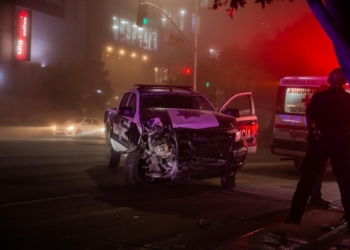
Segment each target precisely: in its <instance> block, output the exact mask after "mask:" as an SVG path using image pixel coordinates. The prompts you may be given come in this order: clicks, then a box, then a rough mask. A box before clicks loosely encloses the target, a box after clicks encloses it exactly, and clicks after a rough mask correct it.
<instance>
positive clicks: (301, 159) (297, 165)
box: [294, 156, 304, 172]
mask: <svg viewBox="0 0 350 250" xmlns="http://www.w3.org/2000/svg"><path fill="white" fill-rule="evenodd" d="M303 162H304V157H302V156H294V167H295V168H296V170H298V171H299V172H300V170H301V166H302V165H303Z"/></svg>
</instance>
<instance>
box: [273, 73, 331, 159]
mask: <svg viewBox="0 0 350 250" xmlns="http://www.w3.org/2000/svg"><path fill="white" fill-rule="evenodd" d="M321 86H326V87H328V85H327V77H285V78H282V79H281V81H280V85H279V87H278V92H277V101H276V112H275V119H274V131H273V139H272V144H271V152H272V153H273V154H276V155H281V156H292V157H303V156H305V153H306V150H307V136H308V129H307V124H306V116H305V110H306V107H307V105H308V104H309V102H310V100H311V97H312V95H313V94H314V93H316V92H317V91H319V90H320V87H321Z"/></svg>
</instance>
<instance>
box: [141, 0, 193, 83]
mask: <svg viewBox="0 0 350 250" xmlns="http://www.w3.org/2000/svg"><path fill="white" fill-rule="evenodd" d="M145 4H148V5H150V6H153V7H154V8H156V9H157V10H159V11H160V12H161V13H163V15H165V17H166V18H167V19H168V20H169V21H170V22H171V24H173V25H174V27H175V28H176V29H177V31H178V32H179V33H180V35H181V36H182V37H183V38H184V39H185V40H186V42H187V43H188V44H189V45H190V47H191V49H192V50H193V51H194V69H193V74H194V76H193V89H194V90H196V87H197V84H196V82H197V33H198V32H197V31H198V0H196V25H195V42H194V45H193V44H192V43H191V42H190V40H188V38H187V37H186V36H185V35H184V33H182V31H181V30H180V28H179V27H178V26H177V25H176V23H175V22H174V21H173V20H172V19H171V18H170V17H169V16H168V15H167V14H166V13H165V12H164V11H163V10H162V9H161V8H159V7H158V6H157V5H155V4H153V3H149V2H145Z"/></svg>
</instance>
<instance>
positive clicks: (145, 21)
mask: <svg viewBox="0 0 350 250" xmlns="http://www.w3.org/2000/svg"><path fill="white" fill-rule="evenodd" d="M147 22H148V19H147V18H146V17H144V18H143V20H142V23H143V24H144V25H146V24H147Z"/></svg>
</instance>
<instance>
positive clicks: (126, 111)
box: [118, 107, 134, 117]
mask: <svg viewBox="0 0 350 250" xmlns="http://www.w3.org/2000/svg"><path fill="white" fill-rule="evenodd" d="M118 115H122V116H128V117H133V116H134V114H133V113H132V107H119V109H118Z"/></svg>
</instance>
